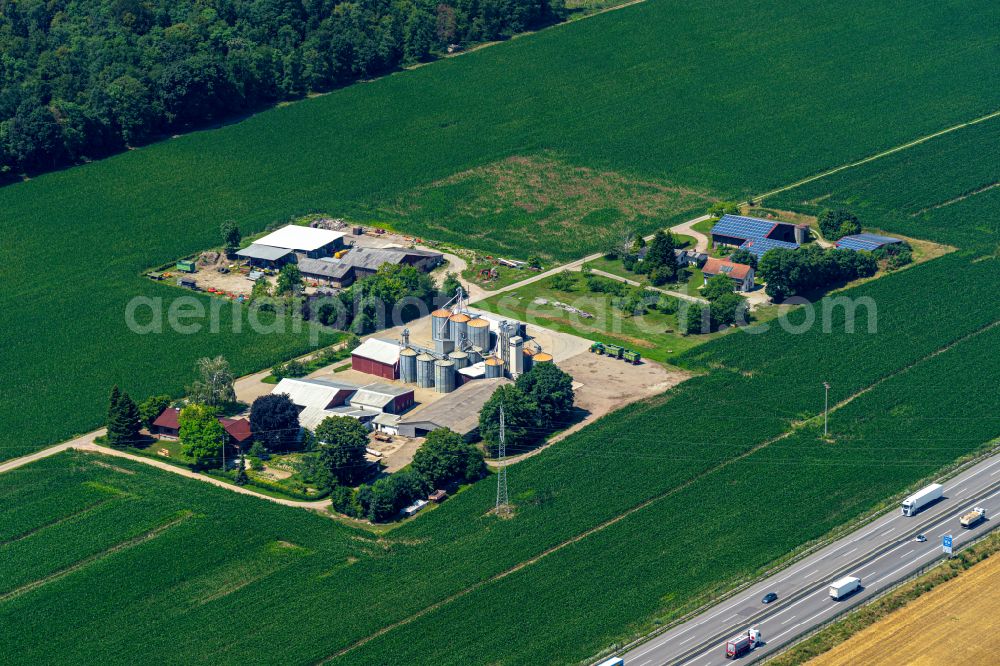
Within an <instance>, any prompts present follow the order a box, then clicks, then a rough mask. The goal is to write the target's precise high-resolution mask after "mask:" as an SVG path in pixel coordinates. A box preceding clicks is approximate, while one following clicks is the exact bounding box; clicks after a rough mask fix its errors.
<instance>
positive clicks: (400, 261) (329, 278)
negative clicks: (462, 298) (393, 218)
mask: <svg viewBox="0 0 1000 666" xmlns="http://www.w3.org/2000/svg"><path fill="white" fill-rule="evenodd" d="M443 259H444V255H442V254H441V253H440V252H432V251H430V250H420V249H416V248H402V247H385V248H364V247H362V248H354V249H352V250H351V251H349V252H348V253H347V254H345V255H344V256H342V257H340V258H330V257H324V258H321V259H309V258H303V259H299V270H301V271H302V275H303V276H305V277H307V278H310V279H314V280H322V281H325V282H326V283H327V284H329V285H330V286H332V287H338V288H344V287H349V286H350V285H352V284H354V282H356V281H357V280H360V279H362V278H365V277H368V276H370V275H374V274H375V273H376V272H377V271H378V269H379V268H381V267H382V266H385V265H391V266H414V267H416V268H418V269H420V270H424V271H430V270H432V269H433V268H434V267H435V266H437V265H438V264H440V263H441V261H442V260H443Z"/></svg>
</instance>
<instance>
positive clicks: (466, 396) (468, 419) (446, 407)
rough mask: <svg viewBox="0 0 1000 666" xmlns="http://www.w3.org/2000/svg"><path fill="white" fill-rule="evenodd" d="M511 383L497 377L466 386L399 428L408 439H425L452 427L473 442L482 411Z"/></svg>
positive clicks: (402, 420)
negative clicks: (492, 396)
mask: <svg viewBox="0 0 1000 666" xmlns="http://www.w3.org/2000/svg"><path fill="white" fill-rule="evenodd" d="M510 383H511V381H510V380H509V379H507V378H505V377H495V378H491V379H479V380H476V381H474V382H469V383H467V384H462V386H460V387H458V388H457V389H455V390H454V391H452V392H451V393H449V394H447V395H445V396H442V398H441V399H440V400H438V401H437V402H434V403H432V404H430V405H427V407H425V408H423V409H421V410H420V411H419V412H416V413H414V414H413V415H412V416H410V417H404V418H403V419H400V421H399V422H398V423H397V424H396V429H397V431H398V432H399V434H400V435H402V436H404V437H423V436H424V435H426V434H427V433H429V432H431V431H434V430H437V429H439V428H450V429H451V430H454V431H455V432H457V433H458V434H460V435H462V436H463V437H465V438H466V439H472V438H474V437H475V435H476V433H477V432H478V430H479V412H480V410H482V408H483V405H485V404H486V401H487V400H489V398H490V396H491V395H493V392H494V391H495V390H497V388H499V387H500V386H503V385H504V384H510Z"/></svg>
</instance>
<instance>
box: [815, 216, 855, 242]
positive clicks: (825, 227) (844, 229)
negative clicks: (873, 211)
mask: <svg viewBox="0 0 1000 666" xmlns="http://www.w3.org/2000/svg"><path fill="white" fill-rule="evenodd" d="M819 229H820V231H821V232H823V238H825V239H827V240H829V241H835V240H837V239H838V238H842V237H843V236H849V235H851V234H856V233H859V232H860V231H861V221H860V220H858V218H857V216H856V215H854V213H852V212H851V211H849V210H847V209H845V208H837V209H833V210H824V211H823V212H822V213H821V214H820V216H819Z"/></svg>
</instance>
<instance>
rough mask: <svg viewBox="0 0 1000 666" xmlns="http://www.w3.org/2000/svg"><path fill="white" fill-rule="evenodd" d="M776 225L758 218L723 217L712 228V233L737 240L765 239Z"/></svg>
mask: <svg viewBox="0 0 1000 666" xmlns="http://www.w3.org/2000/svg"><path fill="white" fill-rule="evenodd" d="M775 224H776V223H775V222H772V221H769V220H761V219H758V218H756V217H744V216H743V215H723V216H722V217H721V218H720V219H719V221H718V222H716V223H715V226H714V227H712V233H713V234H718V235H721V236H733V237H735V238H763V237H764V236H766V235H767V234H769V233H770V232H771V230H772V229H774V226H775Z"/></svg>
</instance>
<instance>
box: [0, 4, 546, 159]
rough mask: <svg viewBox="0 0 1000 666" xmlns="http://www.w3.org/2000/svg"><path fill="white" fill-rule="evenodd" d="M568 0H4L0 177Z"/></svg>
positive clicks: (408, 57)
mask: <svg viewBox="0 0 1000 666" xmlns="http://www.w3.org/2000/svg"><path fill="white" fill-rule="evenodd" d="M564 14H565V9H564V4H563V0H447V2H439V0H358V1H356V2H343V1H342V0H201V1H198V2H191V1H189V0H181V1H173V0H0V177H2V176H4V175H6V176H8V177H10V176H13V175H16V174H18V173H22V172H26V173H34V172H40V171H45V170H48V169H52V168H56V167H60V166H63V165H67V164H73V163H76V162H79V161H82V160H86V159H94V158H98V157H102V156H104V155H108V154H110V153H113V152H116V151H119V150H122V149H124V148H125V147H127V146H131V145H136V144H141V143H142V142H146V141H150V140H152V139H155V138H156V137H158V136H162V135H163V134H164V133H167V132H177V131H183V130H185V129H188V128H191V127H194V126H197V125H200V124H204V123H207V122H214V121H218V120H220V119H224V118H227V117H231V116H233V115H235V114H239V113H243V112H246V111H248V110H253V109H256V108H260V107H262V106H264V105H267V104H271V103H274V102H277V101H280V100H287V99H294V98H297V97H301V96H303V95H305V94H306V93H308V92H311V91H324V90H330V89H331V88H335V87H337V86H342V85H345V84H348V83H351V82H353V81H356V80H358V79H362V78H366V77H371V76H377V75H380V74H384V73H387V72H390V71H392V70H394V69H397V68H399V67H400V66H402V65H405V64H408V63H414V62H419V61H425V60H429V59H432V58H434V57H435V55H436V54H437V53H441V52H442V51H443V50H445V49H446V48H447V47H448V45H450V44H459V45H461V44H469V43H474V42H480V41H484V40H496V39H504V38H507V37H510V36H511V35H513V34H515V33H518V32H521V31H524V30H528V29H532V28H537V27H540V26H543V25H546V24H549V23H552V22H555V21H558V20H561V19H562V18H563V17H564Z"/></svg>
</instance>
